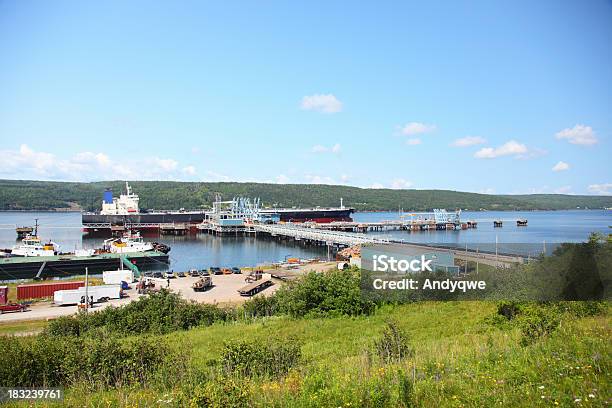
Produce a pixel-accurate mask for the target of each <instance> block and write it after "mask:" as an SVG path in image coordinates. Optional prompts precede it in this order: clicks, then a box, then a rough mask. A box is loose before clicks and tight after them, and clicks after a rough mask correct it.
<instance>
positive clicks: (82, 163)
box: [0, 144, 195, 181]
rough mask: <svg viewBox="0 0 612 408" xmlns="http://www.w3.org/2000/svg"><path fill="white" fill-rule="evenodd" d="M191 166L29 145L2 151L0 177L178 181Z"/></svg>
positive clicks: (172, 161)
mask: <svg viewBox="0 0 612 408" xmlns="http://www.w3.org/2000/svg"><path fill="white" fill-rule="evenodd" d="M189 167H190V166H187V167H184V168H180V167H179V163H178V162H177V161H176V160H174V159H169V158H159V157H142V158H140V157H139V158H134V159H130V160H123V159H122V158H119V159H118V160H113V159H112V158H111V157H109V156H108V155H106V154H104V153H95V152H79V153H77V154H75V155H73V156H72V157H69V158H62V157H58V156H56V155H54V154H52V153H47V152H39V151H35V150H33V149H32V148H30V147H29V146H28V145H26V144H22V145H21V146H20V147H19V150H0V178H13V179H15V178H18V179H27V178H34V179H43V180H68V181H93V180H111V179H129V180H175V179H179V178H180V176H181V175H185V174H187V175H190V169H189ZM185 169H187V170H185ZM194 170H195V169H194Z"/></svg>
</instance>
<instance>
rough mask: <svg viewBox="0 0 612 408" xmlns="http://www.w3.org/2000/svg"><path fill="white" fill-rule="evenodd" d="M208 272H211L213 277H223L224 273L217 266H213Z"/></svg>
mask: <svg viewBox="0 0 612 408" xmlns="http://www.w3.org/2000/svg"><path fill="white" fill-rule="evenodd" d="M208 271H209V272H210V274H211V275H221V274H223V272H222V271H221V268H218V267H216V266H211V267H210V268H209V269H208Z"/></svg>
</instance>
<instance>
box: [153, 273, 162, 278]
mask: <svg viewBox="0 0 612 408" xmlns="http://www.w3.org/2000/svg"><path fill="white" fill-rule="evenodd" d="M153 277H154V278H157V279H162V278H163V277H164V274H163V273H161V272H153Z"/></svg>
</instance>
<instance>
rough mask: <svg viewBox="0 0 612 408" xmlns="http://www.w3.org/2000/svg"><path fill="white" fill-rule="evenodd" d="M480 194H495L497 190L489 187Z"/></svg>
mask: <svg viewBox="0 0 612 408" xmlns="http://www.w3.org/2000/svg"><path fill="white" fill-rule="evenodd" d="M478 192H479V193H480V194H495V189H493V188H491V187H489V188H485V189H482V190H480V191H478Z"/></svg>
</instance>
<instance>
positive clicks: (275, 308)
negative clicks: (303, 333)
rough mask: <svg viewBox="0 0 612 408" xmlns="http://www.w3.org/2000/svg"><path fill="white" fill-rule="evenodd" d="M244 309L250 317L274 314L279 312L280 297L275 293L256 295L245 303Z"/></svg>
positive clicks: (246, 315)
mask: <svg viewBox="0 0 612 408" xmlns="http://www.w3.org/2000/svg"><path fill="white" fill-rule="evenodd" d="M242 310H243V312H244V316H245V317H249V318H257V317H267V316H274V315H275V314H277V313H279V305H278V298H277V297H276V296H274V295H272V296H265V295H259V296H255V297H253V298H252V299H249V300H247V301H246V302H245V303H244V305H243V306H242Z"/></svg>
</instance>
